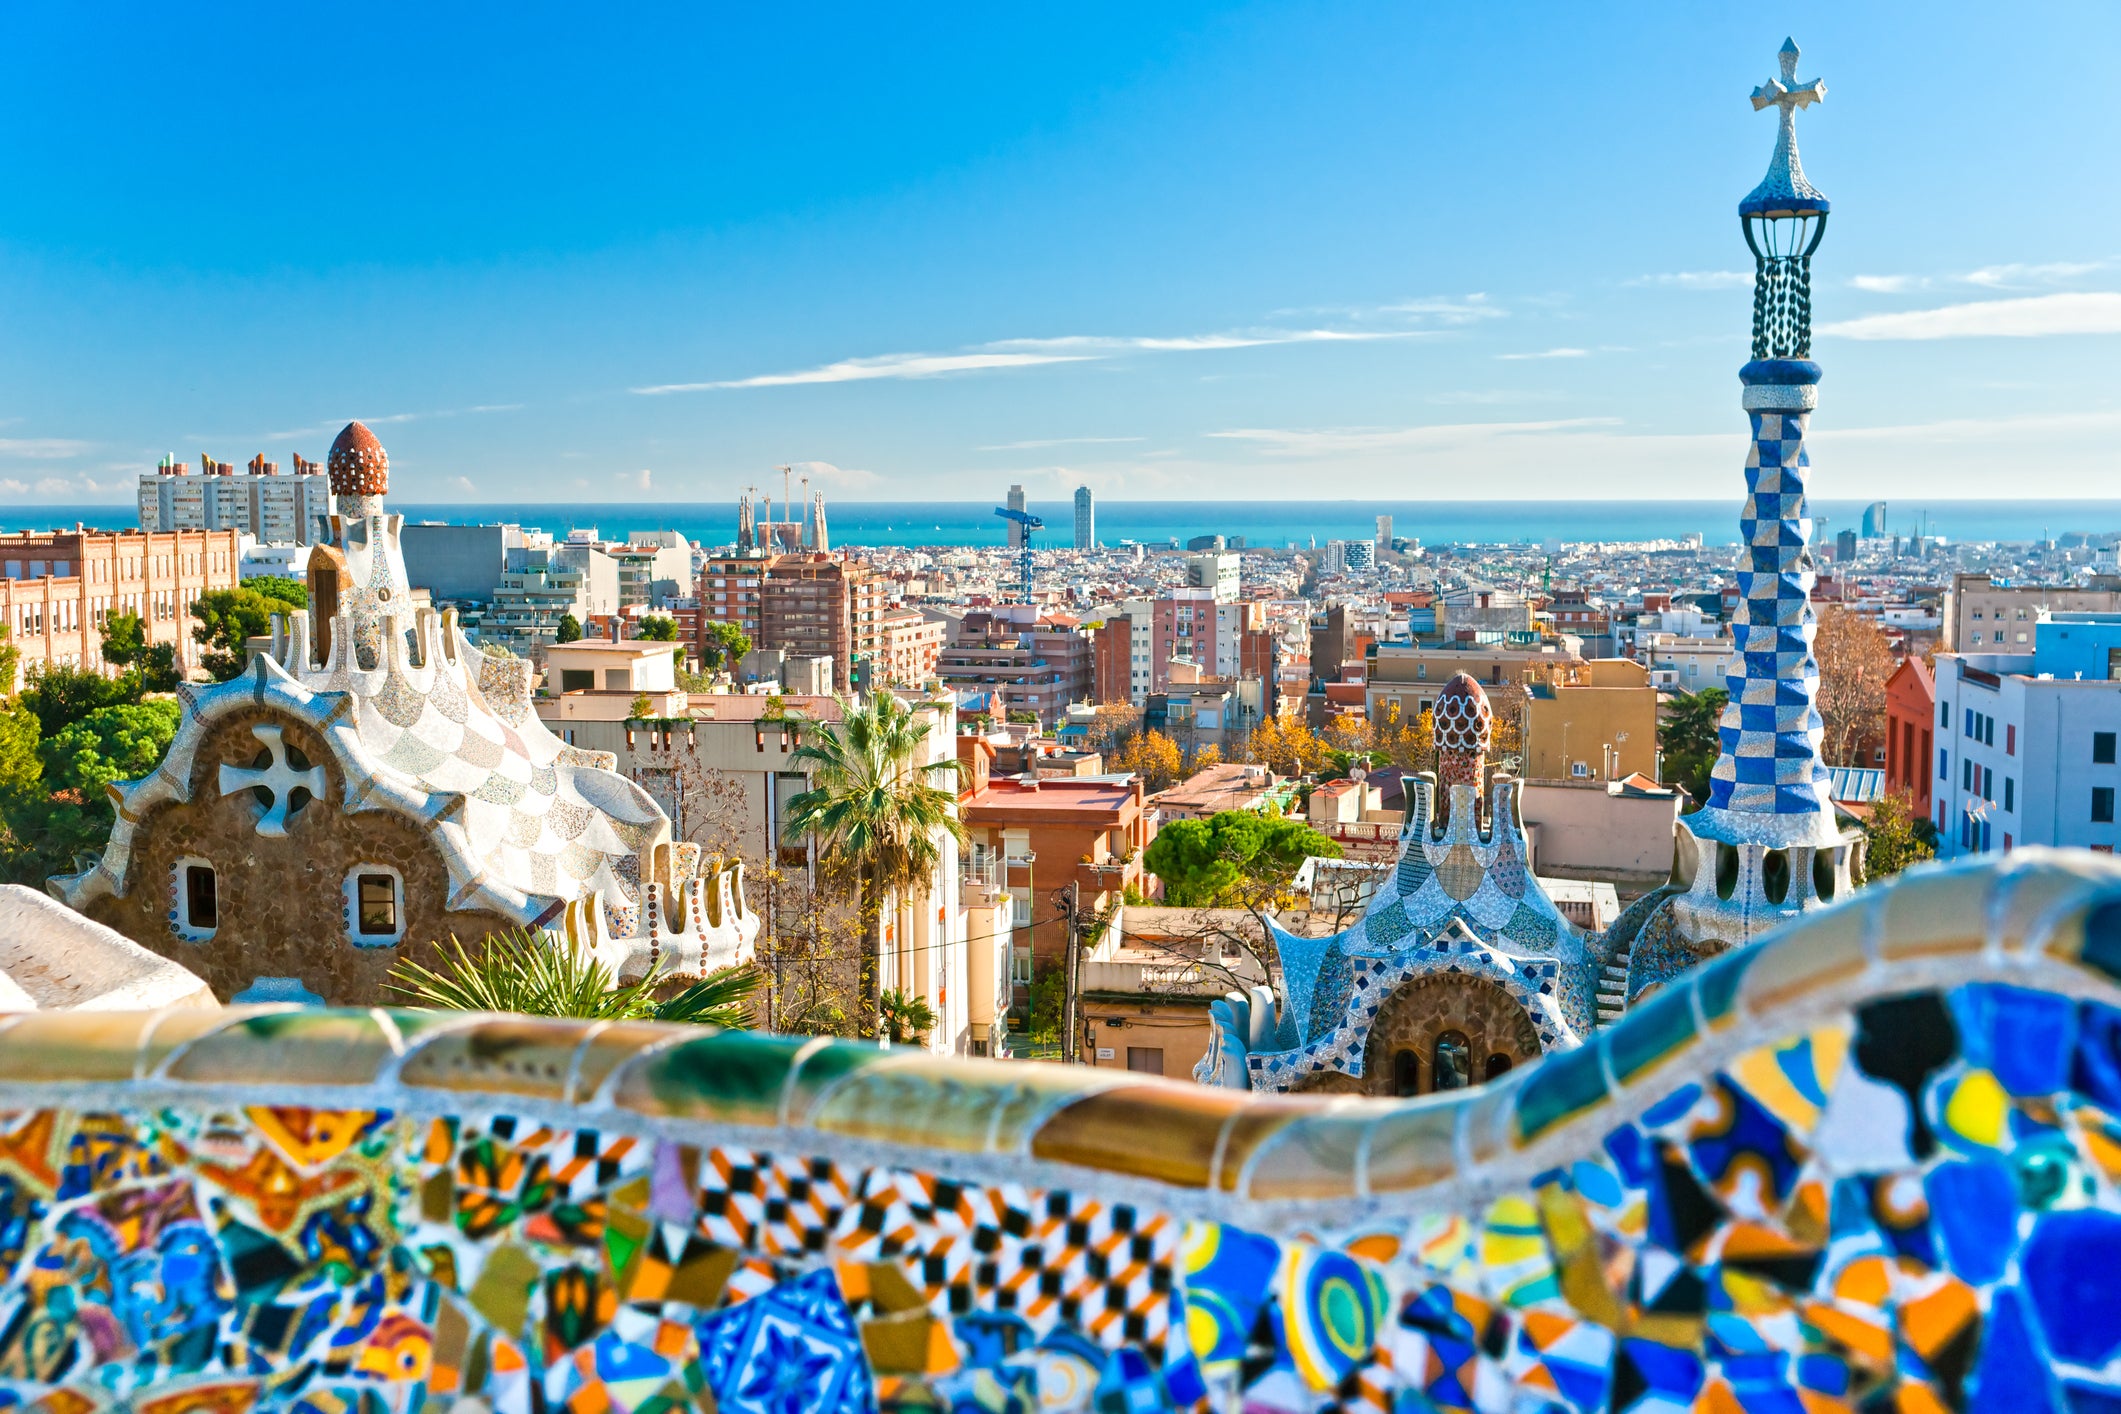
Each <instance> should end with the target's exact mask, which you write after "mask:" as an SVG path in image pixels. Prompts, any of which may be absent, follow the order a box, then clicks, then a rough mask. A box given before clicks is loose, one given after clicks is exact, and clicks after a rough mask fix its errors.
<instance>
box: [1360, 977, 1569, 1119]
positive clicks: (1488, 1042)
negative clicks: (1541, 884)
mask: <svg viewBox="0 0 2121 1414" xmlns="http://www.w3.org/2000/svg"><path fill="white" fill-rule="evenodd" d="M1446 1034H1449V1035H1452V1036H1455V1037H1462V1038H1463V1039H1464V1041H1465V1053H1466V1056H1467V1059H1468V1065H1469V1066H1470V1072H1469V1074H1470V1077H1471V1079H1472V1080H1473V1081H1474V1082H1475V1083H1478V1082H1479V1081H1481V1080H1483V1079H1485V1078H1486V1076H1487V1071H1488V1068H1489V1064H1490V1058H1491V1057H1498V1056H1499V1057H1501V1058H1502V1059H1503V1060H1505V1061H1507V1062H1508V1063H1509V1067H1510V1068H1512V1069H1514V1068H1515V1067H1517V1066H1520V1065H1523V1064H1524V1063H1525V1062H1527V1061H1530V1060H1535V1059H1537V1058H1538V1057H1539V1055H1540V1054H1541V1053H1542V1052H1543V1050H1544V1049H1545V1048H1544V1047H1542V1046H1541V1045H1540V1044H1539V1032H1538V1030H1537V1029H1536V1028H1535V1027H1534V1026H1533V1025H1532V1018H1531V1017H1529V1016H1527V1015H1526V1014H1525V1010H1524V1008H1523V1007H1522V1006H1520V1005H1518V1003H1517V1001H1516V999H1515V998H1513V997H1512V996H1511V995H1510V994H1509V993H1508V992H1506V991H1504V990H1503V989H1502V988H1501V987H1499V986H1497V985H1496V984H1495V983H1493V982H1490V981H1488V980H1487V979H1486V978H1483V977H1470V976H1467V975H1466V974H1464V973H1460V972H1432V973H1429V974H1428V975H1426V976H1423V977H1416V978H1414V979H1413V980H1412V981H1410V982H1407V983H1404V984H1403V985H1401V986H1400V987H1399V989H1398V990H1396V991H1394V992H1393V993H1392V995H1391V997H1390V999H1389V1000H1387V1001H1386V1002H1385V1004H1384V1005H1383V1006H1382V1007H1380V1008H1379V1009H1378V1012H1377V1019H1376V1020H1375V1021H1373V1022H1372V1023H1371V1024H1370V1041H1369V1046H1368V1049H1367V1052H1366V1054H1365V1055H1364V1058H1363V1092H1364V1093H1365V1094H1370V1095H1397V1094H1400V1093H1402V1091H1401V1088H1400V1087H1401V1085H1402V1084H1403V1083H1404V1080H1405V1079H1406V1076H1405V1074H1404V1071H1405V1066H1404V1065H1403V1064H1402V1063H1401V1061H1400V1059H1399V1056H1400V1053H1401V1052H1407V1053H1409V1054H1410V1055H1411V1056H1412V1058H1413V1062H1412V1065H1413V1070H1412V1078H1413V1080H1414V1089H1412V1090H1410V1091H1406V1092H1405V1093H1409V1094H1422V1095H1426V1094H1428V1093H1429V1092H1430V1091H1432V1090H1434V1089H1436V1088H1437V1087H1436V1047H1437V1040H1438V1038H1439V1037H1442V1036H1444V1035H1446Z"/></svg>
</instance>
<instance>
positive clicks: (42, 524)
mask: <svg viewBox="0 0 2121 1414" xmlns="http://www.w3.org/2000/svg"><path fill="white" fill-rule="evenodd" d="M1870 504H1873V503H1871V502H1865V501H1856V500H1838V499H1821V500H1815V501H1813V503H1812V510H1813V518H1814V521H1815V536H1816V538H1818V539H1821V540H1830V539H1832V537H1833V536H1835V535H1837V534H1839V533H1840V532H1841V531H1843V530H1851V529H1857V528H1859V527H1860V524H1861V518H1862V515H1863V512H1864V510H1865V508H1866V507H1867V506H1868V505H1870ZM1886 504H1887V515H1886V529H1887V532H1888V533H1889V534H1894V535H1901V536H1908V535H1915V534H1924V535H1932V536H1942V537H1944V538H1945V539H1946V540H1948V541H1950V542H1953V543H1959V542H1969V541H1971V542H1980V541H1997V542H2011V541H2033V540H2039V539H2043V538H2047V537H2050V536H2053V537H2059V536H2063V535H2067V534H2071V533H2078V534H2084V535H2089V536H2105V535H2115V534H2117V533H2121V498H2115V499H2100V500H2078V499H2072V500H2053V501H2024V500H2011V501H2002V500H1952V499H1947V498H1942V497H1936V498H1926V499H1924V500H1921V501H1912V500H1910V501H1892V500H1888V501H1887V503H1886ZM1739 508H1740V501H1739V498H1737V497H1731V498H1727V499H1726V498H1718V499H1713V500H1710V499H1703V500H1683V501H1682V500H1617V499H1607V500H1592V499H1586V500H1576V501H1522V500H1512V501H1476V500H1423V501H1368V500H1345V501H1322V500H1303V501H1229V502H1223V503H1220V504H1215V503H1209V502H1200V501H1120V500H1111V501H1099V502H1098V503H1097V506H1096V515H1097V526H1096V530H1097V540H1098V543H1099V544H1100V545H1102V546H1105V547H1107V548H1110V547H1112V546H1115V545H1118V544H1119V543H1121V542H1122V541H1136V542H1139V543H1141V544H1143V545H1145V546H1147V547H1148V548H1150V549H1159V548H1166V547H1168V546H1169V544H1170V542H1171V541H1173V540H1176V541H1178V543H1179V544H1180V546H1183V545H1184V544H1185V543H1186V542H1187V541H1188V540H1190V539H1193V538H1194V537H1197V536H1203V535H1223V536H1225V537H1243V539H1244V541H1245V544H1246V546H1247V547H1248V548H1258V549H1276V550H1281V549H1286V548H1288V547H1289V546H1290V545H1291V544H1294V545H1295V546H1296V547H1298V548H1301V549H1308V548H1310V547H1311V545H1312V543H1313V542H1314V541H1315V542H1316V543H1317V544H1319V545H1323V544H1324V543H1325V542H1326V541H1328V540H1332V539H1348V540H1368V539H1372V538H1374V536H1375V535H1376V532H1377V517H1378V516H1381V515H1388V516H1391V517H1392V533H1393V534H1394V535H1395V536H1399V537H1406V538H1410V539H1414V540H1418V541H1420V542H1421V543H1422V544H1424V545H1454V544H1455V545H1523V544H1540V543H1544V542H1546V541H1549V540H1558V541H1561V542H1563V543H1576V544H1585V543H1599V542H1605V543H1619V542H1642V541H1651V540H1680V539H1684V538H1685V537H1686V536H1688V535H1690V534H1698V535H1700V536H1701V537H1702V541H1703V543H1704V544H1706V545H1730V544H1735V543H1736V542H1737V539H1738V514H1739ZM392 509H393V510H395V511H397V512H398V513H400V514H402V515H404V516H405V518H406V520H407V521H408V522H418V521H431V522H436V521H438V522H443V523H447V524H456V525H466V524H472V525H475V524H485V523H492V522H503V523H515V524H519V525H525V526H531V527H535V528H538V529H542V530H546V531H551V532H553V533H554V534H565V533H566V532H567V531H569V530H571V529H578V528H588V527H594V528H595V529H596V531H597V533H598V534H599V535H600V536H602V537H603V538H606V539H612V540H617V539H623V538H625V537H626V536H628V535H631V534H635V533H639V532H643V531H653V530H676V531H679V532H681V533H683V534H684V535H685V536H686V538H687V539H689V540H694V541H697V542H699V543H702V544H706V545H720V544H728V543H730V542H732V541H733V540H734V539H735V538H736V503H735V502H734V501H669V502H650V501H639V502H588V501H489V502H422V501H406V502H402V503H393V504H392ZM797 509H798V511H800V504H798V508H797ZM1030 510H1031V513H1032V514H1034V515H1037V516H1040V517H1042V518H1043V519H1044V520H1045V526H1044V528H1043V529H1041V530H1039V531H1037V532H1035V533H1034V536H1033V540H1032V544H1033V547H1034V548H1036V549H1065V548H1070V547H1072V545H1073V543H1074V527H1075V521H1074V514H1075V512H1074V505H1073V503H1072V502H1071V501H1033V502H1031V503H1030ZM776 513H778V505H776ZM825 515H826V526H827V531H828V534H829V537H830V541H831V543H832V544H833V545H834V546H835V547H855V546H872V547H877V548H887V547H893V548H909V547H910V548H925V547H936V548H978V547H990V548H991V547H999V546H1001V545H1002V544H1004V533H1003V532H1004V527H1005V522H1004V521H1003V520H1002V519H1001V517H999V516H997V515H995V514H994V503H990V502H987V501H964V500H959V501H827V503H826V507H825ZM76 523H80V524H84V525H87V526H89V527H91V528H95V529H102V530H127V529H136V528H137V527H138V525H139V516H138V512H137V509H136V508H135V507H133V506H127V505H120V504H95V505H50V506H13V507H0V533H7V534H13V533H17V532H21V531H45V530H59V529H64V530H70V529H72V528H73V527H74V526H75V524H76Z"/></svg>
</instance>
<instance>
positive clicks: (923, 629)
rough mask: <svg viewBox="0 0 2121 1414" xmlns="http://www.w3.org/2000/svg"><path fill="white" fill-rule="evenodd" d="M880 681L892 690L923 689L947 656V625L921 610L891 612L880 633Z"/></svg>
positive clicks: (888, 610)
mask: <svg viewBox="0 0 2121 1414" xmlns="http://www.w3.org/2000/svg"><path fill="white" fill-rule="evenodd" d="M880 638H881V641H882V645H883V647H882V651H881V652H880V654H879V655H878V667H877V680H878V681H879V682H880V683H882V684H884V685H886V686H890V687H921V686H924V685H925V684H926V683H927V682H928V681H929V680H930V679H931V678H933V677H934V676H935V665H936V663H937V661H938V660H939V659H940V658H941V657H942V652H943V638H944V631H943V621H942V620H941V619H931V618H929V617H928V616H927V615H925V614H923V613H922V612H921V611H920V610H918V609H905V608H900V609H887V610H885V611H884V618H883V626H882V630H881V633H880Z"/></svg>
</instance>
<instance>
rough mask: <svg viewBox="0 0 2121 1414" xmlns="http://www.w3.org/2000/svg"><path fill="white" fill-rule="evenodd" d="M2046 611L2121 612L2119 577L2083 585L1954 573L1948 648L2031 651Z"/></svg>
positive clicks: (1947, 604) (1947, 607) (1948, 597)
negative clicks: (1999, 579)
mask: <svg viewBox="0 0 2121 1414" xmlns="http://www.w3.org/2000/svg"><path fill="white" fill-rule="evenodd" d="M2043 612H2054V613H2091V614H2111V613H2116V612H2121V577H2117V576H2115V575H2094V576H2092V580H2091V583H2089V584H2087V585H2084V586H2081V587H2080V586H2075V585H2060V584H1997V583H1996V582H1995V581H1994V580H1993V579H1991V578H1989V576H1987V575H1985V574H1955V575H1953V576H1952V585H1951V588H1950V589H1948V590H1946V591H1945V595H1944V633H1945V638H1944V646H1945V647H1947V648H1949V649H1951V650H1953V651H1954V652H1958V653H2031V652H2032V651H2033V638H2034V625H2035V624H2036V623H2037V622H2038V621H2039V618H2040V615H2041V614H2042V613H2043Z"/></svg>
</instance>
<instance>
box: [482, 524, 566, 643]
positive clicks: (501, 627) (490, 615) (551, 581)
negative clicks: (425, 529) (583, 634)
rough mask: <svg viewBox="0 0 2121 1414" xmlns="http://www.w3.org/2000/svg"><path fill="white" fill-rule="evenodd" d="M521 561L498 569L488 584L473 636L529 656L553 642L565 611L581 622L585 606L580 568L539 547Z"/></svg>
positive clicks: (557, 637) (557, 636)
mask: <svg viewBox="0 0 2121 1414" xmlns="http://www.w3.org/2000/svg"><path fill="white" fill-rule="evenodd" d="M525 560H526V564H525V568H523V569H520V570H506V571H503V573H502V574H501V577H500V581H499V583H497V584H496V585H494V588H493V598H492V601H491V603H490V605H489V606H488V608H487V611H486V613H485V614H484V615H483V616H482V617H481V619H480V621H479V639H480V641H481V642H483V643H491V644H494V645H495V646H496V647H501V648H506V649H508V650H509V651H510V652H512V653H517V654H521V655H525V656H529V655H531V654H537V653H542V652H544V651H545V650H546V649H548V648H550V647H552V645H553V644H555V643H557V642H558V641H559V633H560V621H561V620H562V619H565V618H568V617H570V616H571V617H572V618H573V619H574V621H575V623H576V624H577V625H578V626H583V627H586V626H587V624H588V623H589V620H590V617H591V611H590V597H589V591H588V586H587V582H586V576H585V575H584V573H583V572H582V571H581V570H580V569H574V568H569V567H567V566H565V565H559V564H555V563H553V562H552V560H551V558H550V556H549V555H548V553H547V552H546V551H543V550H532V551H530V552H529V553H528V554H527V555H526V557H525Z"/></svg>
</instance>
